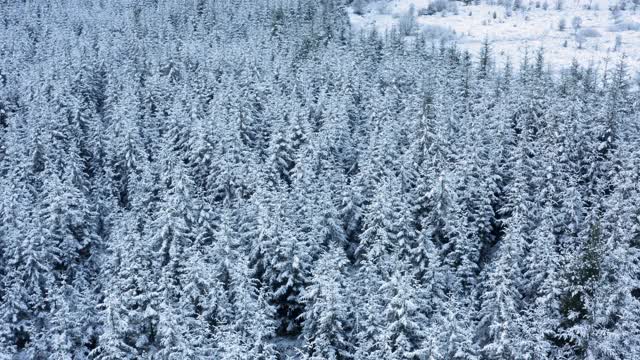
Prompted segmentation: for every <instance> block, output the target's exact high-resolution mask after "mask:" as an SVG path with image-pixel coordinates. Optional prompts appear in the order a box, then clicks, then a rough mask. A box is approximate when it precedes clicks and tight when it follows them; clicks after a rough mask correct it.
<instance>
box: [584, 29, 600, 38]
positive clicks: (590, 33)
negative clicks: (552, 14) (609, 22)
mask: <svg viewBox="0 0 640 360" xmlns="http://www.w3.org/2000/svg"><path fill="white" fill-rule="evenodd" d="M578 35H580V36H584V37H585V38H593V37H600V36H602V34H600V32H599V31H598V30H596V29H594V28H584V29H581V30H579V31H578Z"/></svg>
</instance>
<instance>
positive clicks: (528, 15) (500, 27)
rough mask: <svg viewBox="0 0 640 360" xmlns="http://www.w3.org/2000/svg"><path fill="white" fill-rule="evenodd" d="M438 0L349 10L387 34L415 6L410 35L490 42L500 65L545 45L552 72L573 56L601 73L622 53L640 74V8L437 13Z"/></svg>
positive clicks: (507, 1)
mask: <svg viewBox="0 0 640 360" xmlns="http://www.w3.org/2000/svg"><path fill="white" fill-rule="evenodd" d="M439 1H441V0H377V1H372V2H369V3H366V1H360V2H359V1H358V0H356V1H355V2H354V6H353V7H352V8H350V10H349V11H350V19H351V22H352V25H353V27H354V28H356V29H366V28H372V27H375V28H377V29H378V30H380V31H385V30H389V29H391V28H392V27H394V26H401V22H402V21H406V20H407V19H408V14H410V13H411V12H412V10H411V9H412V8H413V9H414V10H413V13H414V17H415V27H414V28H413V29H411V30H410V31H408V32H407V34H409V35H410V34H415V33H417V32H418V31H423V32H425V33H426V34H427V36H428V37H430V38H432V39H433V40H435V41H440V39H442V38H445V39H446V40H447V41H455V42H457V43H458V44H459V45H460V46H461V47H463V48H466V49H469V50H470V51H471V52H472V53H473V54H477V53H478V51H479V49H480V47H481V44H482V42H483V40H484V39H485V38H488V40H489V41H490V42H491V44H492V49H493V53H494V55H497V56H496V58H497V60H498V61H499V62H503V61H504V60H505V59H506V58H507V57H508V58H510V59H511V60H512V61H513V62H519V61H521V58H522V56H523V54H524V51H525V49H526V48H529V49H531V51H535V50H536V49H537V48H539V47H540V46H543V47H544V49H545V54H546V55H545V57H546V61H547V63H548V64H549V66H552V67H553V68H560V67H562V66H566V65H568V64H570V63H571V61H572V59H574V58H575V59H577V60H578V62H579V63H581V64H583V65H586V64H588V63H589V62H593V63H594V64H596V65H598V66H599V67H600V69H603V68H604V66H605V62H606V61H607V60H608V61H609V63H611V62H612V61H613V62H616V61H618V59H619V58H620V57H621V56H622V54H624V55H625V56H626V61H627V63H628V65H629V67H630V69H632V70H640V5H634V4H633V3H632V2H631V1H629V2H628V3H626V4H621V3H620V2H618V1H615V2H611V1H608V0H592V1H588V0H577V1H574V0H564V1H562V0H560V1H561V3H560V5H558V3H557V0H546V1H545V0H521V1H519V0H503V1H491V0H488V1H487V0H481V2H478V1H476V2H473V3H472V4H469V5H465V4H464V3H463V2H458V1H446V0H442V1H441V2H440V7H443V6H446V7H447V9H446V10H444V11H437V12H435V13H434V12H433V11H434V10H437V9H438V2H439ZM518 1H519V2H520V4H519V6H518V4H517V3H518ZM432 2H433V3H434V4H432ZM514 3H516V4H515V5H514ZM360 5H362V6H360ZM430 5H431V11H429V6H430ZM358 7H359V8H358ZM576 17H578V18H580V19H581V24H580V26H579V27H577V29H576V28H574V26H573V22H574V21H573V19H574V18H576ZM563 19H564V20H563ZM562 21H564V22H565V28H564V29H563V30H561V29H560V23H561V22H562ZM405 29H406V28H405ZM616 38H618V40H616ZM581 42H582V44H580V43H581ZM617 42H619V44H618V45H617V46H616V43H617Z"/></svg>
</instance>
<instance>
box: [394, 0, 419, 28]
mask: <svg viewBox="0 0 640 360" xmlns="http://www.w3.org/2000/svg"><path fill="white" fill-rule="evenodd" d="M415 29H416V9H415V7H414V6H413V4H412V5H411V7H410V8H409V11H407V13H406V14H404V15H402V16H401V17H400V20H399V21H398V30H400V33H401V34H402V35H405V36H409V35H412V34H413V32H414V31H415Z"/></svg>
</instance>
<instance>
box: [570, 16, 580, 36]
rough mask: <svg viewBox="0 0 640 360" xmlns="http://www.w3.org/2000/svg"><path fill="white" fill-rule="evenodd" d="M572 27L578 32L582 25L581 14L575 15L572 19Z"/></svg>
mask: <svg viewBox="0 0 640 360" xmlns="http://www.w3.org/2000/svg"><path fill="white" fill-rule="evenodd" d="M571 27H573V31H574V32H575V33H576V34H577V33H578V30H579V29H580V28H581V27H582V18H581V17H580V16H574V17H573V19H571Z"/></svg>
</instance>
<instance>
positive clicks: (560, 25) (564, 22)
mask: <svg viewBox="0 0 640 360" xmlns="http://www.w3.org/2000/svg"><path fill="white" fill-rule="evenodd" d="M566 29H567V20H566V19H564V18H562V19H560V22H558V31H565V30H566Z"/></svg>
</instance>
